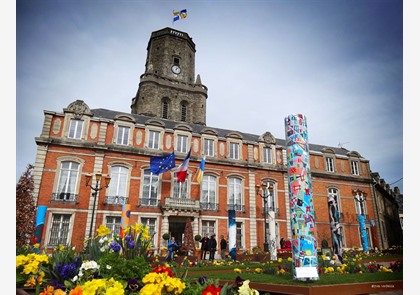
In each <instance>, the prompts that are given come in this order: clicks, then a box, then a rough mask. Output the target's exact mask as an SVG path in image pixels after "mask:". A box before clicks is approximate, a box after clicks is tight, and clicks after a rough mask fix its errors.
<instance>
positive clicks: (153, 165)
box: [150, 152, 175, 175]
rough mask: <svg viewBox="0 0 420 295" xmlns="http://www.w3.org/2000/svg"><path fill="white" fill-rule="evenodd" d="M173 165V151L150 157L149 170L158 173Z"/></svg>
mask: <svg viewBox="0 0 420 295" xmlns="http://www.w3.org/2000/svg"><path fill="white" fill-rule="evenodd" d="M174 167H175V152H172V154H170V155H169V156H156V157H150V171H151V172H152V173H153V174H156V175H159V174H161V173H163V172H166V171H168V170H169V169H172V168H174Z"/></svg>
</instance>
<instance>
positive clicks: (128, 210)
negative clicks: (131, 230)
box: [120, 204, 131, 239]
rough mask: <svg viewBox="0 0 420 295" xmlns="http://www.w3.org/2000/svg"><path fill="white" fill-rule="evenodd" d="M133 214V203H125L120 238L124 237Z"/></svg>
mask: <svg viewBox="0 0 420 295" xmlns="http://www.w3.org/2000/svg"><path fill="white" fill-rule="evenodd" d="M130 215H131V205H130V204H123V206H122V212H121V228H120V238H121V239H122V238H124V230H125V229H126V228H127V227H128V224H129V221H130Z"/></svg>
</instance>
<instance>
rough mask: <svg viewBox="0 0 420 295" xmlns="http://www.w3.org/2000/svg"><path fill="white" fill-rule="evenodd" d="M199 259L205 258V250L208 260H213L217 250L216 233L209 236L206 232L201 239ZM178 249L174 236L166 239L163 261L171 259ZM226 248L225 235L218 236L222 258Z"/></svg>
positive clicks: (224, 256)
mask: <svg viewBox="0 0 420 295" xmlns="http://www.w3.org/2000/svg"><path fill="white" fill-rule="evenodd" d="M200 243H201V260H206V255H207V252H208V253H209V260H210V261H212V260H214V256H215V254H216V250H217V240H216V235H215V234H213V235H211V237H210V238H209V234H206V235H205V236H204V237H203V238H202V239H201V240H200ZM178 249H179V245H178V243H177V242H176V240H175V237H171V239H170V240H169V241H168V250H167V253H166V257H165V260H164V261H172V260H174V252H175V251H176V250H178ZM226 250H227V241H226V240H225V237H224V236H223V235H222V236H221V237H220V256H221V258H222V259H225V258H226Z"/></svg>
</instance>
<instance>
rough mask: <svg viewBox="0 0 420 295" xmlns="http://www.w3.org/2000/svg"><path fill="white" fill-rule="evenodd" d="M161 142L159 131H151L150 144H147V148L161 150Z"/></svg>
mask: <svg viewBox="0 0 420 295" xmlns="http://www.w3.org/2000/svg"><path fill="white" fill-rule="evenodd" d="M159 140H160V132H158V131H153V130H150V131H149V142H148V143H147V147H148V148H149V149H155V150H158V149H159V144H160V143H159Z"/></svg>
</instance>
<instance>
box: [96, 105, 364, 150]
mask: <svg viewBox="0 0 420 295" xmlns="http://www.w3.org/2000/svg"><path fill="white" fill-rule="evenodd" d="M91 111H92V113H93V116H94V117H97V118H103V119H108V120H114V119H115V117H116V116H117V115H127V116H130V117H132V118H134V120H135V122H136V124H140V125H145V123H146V122H147V121H148V120H150V119H156V120H159V121H162V122H163V123H164V124H165V128H168V129H172V130H174V129H175V127H176V126H177V125H179V124H185V125H188V126H190V127H191V129H192V130H193V131H192V132H193V133H196V134H200V133H201V131H202V130H203V129H205V128H209V129H213V130H215V131H216V133H217V135H218V136H219V137H222V138H226V136H227V135H228V134H229V133H230V132H237V133H239V134H241V135H242V138H243V140H244V141H248V142H258V138H259V137H260V136H261V135H262V134H260V135H256V134H250V133H245V132H242V131H237V130H229V129H222V128H216V127H211V126H207V125H200V124H192V123H186V122H179V121H172V120H168V119H162V118H157V117H150V116H144V115H135V114H131V113H124V112H118V111H113V110H108V109H103V108H99V109H91ZM276 145H278V146H283V147H285V146H286V140H285V139H280V138H276ZM326 148H328V149H331V150H333V151H334V153H335V154H336V155H341V156H348V153H349V152H350V151H349V150H347V149H345V148H338V147H331V146H326V145H320V144H311V143H309V150H310V151H312V152H322V151H323V150H324V149H326ZM362 158H363V157H362Z"/></svg>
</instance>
